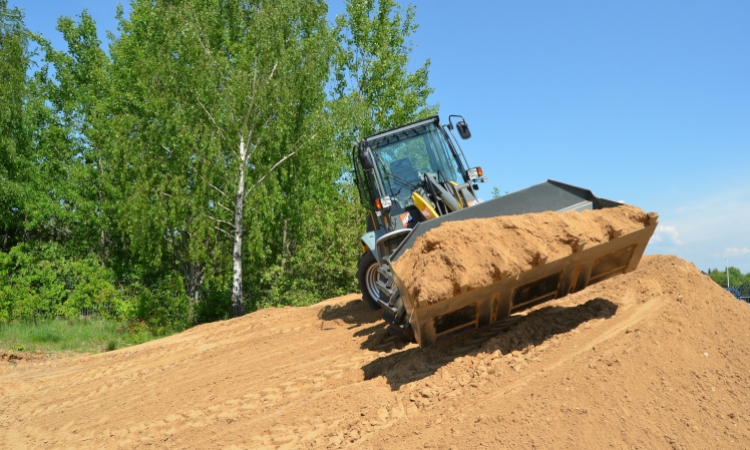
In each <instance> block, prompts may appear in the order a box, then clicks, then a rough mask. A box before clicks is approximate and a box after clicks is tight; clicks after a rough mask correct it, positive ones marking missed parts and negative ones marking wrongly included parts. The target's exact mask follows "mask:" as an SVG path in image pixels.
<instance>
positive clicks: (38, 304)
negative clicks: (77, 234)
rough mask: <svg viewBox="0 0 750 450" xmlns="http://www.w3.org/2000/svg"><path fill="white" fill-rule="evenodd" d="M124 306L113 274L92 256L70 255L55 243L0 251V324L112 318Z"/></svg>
mask: <svg viewBox="0 0 750 450" xmlns="http://www.w3.org/2000/svg"><path fill="white" fill-rule="evenodd" d="M127 309H128V307H127V302H126V301H125V300H124V298H123V296H122V292H121V291H120V290H118V289H117V287H116V286H115V284H114V275H113V273H112V272H111V271H110V270H108V269H107V268H105V267H104V266H103V265H102V264H101V262H100V261H99V259H98V258H97V257H95V256H92V255H89V256H86V257H84V258H81V259H71V258H68V257H66V256H65V255H64V253H63V251H62V249H61V247H60V246H59V245H58V244H56V243H46V244H43V245H40V246H38V247H31V246H28V245H26V244H19V245H16V246H15V247H13V248H11V249H10V251H9V252H8V253H1V252H0V323H9V322H15V321H25V320H30V321H38V320H40V319H45V318H54V317H59V318H67V319H72V318H77V317H80V316H89V315H98V316H102V317H107V318H114V319H118V318H121V317H122V316H123V314H124V313H125V312H126V311H127Z"/></svg>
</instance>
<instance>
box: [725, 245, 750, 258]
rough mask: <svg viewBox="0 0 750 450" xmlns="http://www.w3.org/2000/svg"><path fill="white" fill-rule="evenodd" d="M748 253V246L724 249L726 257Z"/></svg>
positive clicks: (749, 251) (749, 250)
mask: <svg viewBox="0 0 750 450" xmlns="http://www.w3.org/2000/svg"><path fill="white" fill-rule="evenodd" d="M748 253H750V249H748V248H747V247H742V248H740V247H727V249H726V250H724V258H738V257H740V256H745V255H747V254H748Z"/></svg>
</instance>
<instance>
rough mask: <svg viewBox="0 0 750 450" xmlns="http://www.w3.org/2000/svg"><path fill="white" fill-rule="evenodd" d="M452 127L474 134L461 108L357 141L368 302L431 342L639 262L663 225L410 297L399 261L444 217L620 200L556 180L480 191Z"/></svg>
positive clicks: (399, 329)
mask: <svg viewBox="0 0 750 450" xmlns="http://www.w3.org/2000/svg"><path fill="white" fill-rule="evenodd" d="M454 122H455V123H454ZM454 130H455V131H457V132H458V135H459V136H460V138H461V139H469V138H470V137H471V132H470V131H469V126H468V125H467V123H466V121H465V119H464V118H463V117H462V116H449V118H448V123H447V124H441V123H440V119H439V117H438V116H434V117H430V118H427V119H424V120H419V121H417V122H413V123H410V124H407V125H404V126H400V127H397V128H394V129H391V130H388V131H383V132H380V133H377V134H373V135H371V136H368V137H366V138H364V139H362V140H361V141H360V142H359V143H358V144H357V145H356V146H355V147H354V149H353V151H352V162H353V165H354V180H355V183H356V185H357V188H358V190H359V195H360V200H361V203H362V205H363V206H364V207H365V208H366V209H367V211H368V214H367V216H366V222H367V232H366V233H365V234H364V235H363V236H362V237H361V239H360V243H361V246H362V255H361V257H360V260H359V263H358V270H357V278H358V282H359V288H360V290H361V292H362V299H363V300H364V301H365V302H366V303H367V304H368V305H369V306H370V307H371V308H373V309H380V310H382V315H383V319H384V320H385V321H386V322H387V324H388V330H389V331H390V332H391V333H393V334H395V335H397V336H399V337H400V338H402V339H404V340H409V341H416V342H417V343H418V344H419V345H420V346H422V347H427V346H429V345H432V344H433V343H434V341H435V340H436V339H437V338H438V337H440V336H442V335H447V334H451V333H454V332H456V331H459V330H463V329H466V328H475V327H480V326H483V325H488V324H490V323H493V322H496V321H499V320H503V319H505V318H507V317H508V316H510V315H512V314H514V313H516V312H518V311H521V310H523V309H526V308H529V307H531V306H534V305H537V304H539V303H542V302H545V301H548V300H552V299H555V298H559V297H562V296H565V295H567V294H569V293H573V292H577V291H580V290H581V289H584V288H585V287H587V286H588V285H590V284H592V283H596V282H599V281H602V280H604V279H607V278H610V277H612V276H615V275H618V274H621V273H627V272H630V271H632V270H635V268H636V267H637V265H638V262H639V261H640V259H641V257H642V256H643V252H644V250H645V249H646V245H647V244H648V241H649V239H650V238H651V236H652V235H653V233H654V230H655V228H656V225H657V219H658V216H657V215H656V214H655V213H651V214H649V215H648V221H647V223H646V225H645V227H644V228H643V229H640V230H637V231H634V232H631V233H628V234H625V235H622V236H620V235H619V234H618V235H616V236H615V235H613V236H611V239H610V240H609V242H606V243H602V244H599V245H596V246H593V247H590V248H583V246H581V248H580V249H576V251H574V252H573V253H572V254H571V255H570V256H567V257H565V258H562V259H558V260H556V261H552V262H550V263H545V264H538V265H536V266H535V267H533V268H532V269H530V270H528V271H526V272H524V273H521V274H520V275H518V276H516V277H512V278H509V279H505V280H502V281H499V282H494V283H492V284H490V285H487V286H483V287H481V288H479V289H474V290H471V291H469V292H462V293H458V294H456V295H455V296H454V297H453V298H450V299H449V300H447V301H441V302H436V303H432V304H430V303H429V302H428V303H424V302H422V303H420V302H417V301H415V299H412V298H410V297H409V293H408V290H407V289H406V288H405V287H404V285H403V282H402V281H401V280H402V279H403V277H404V275H405V274H399V273H396V272H394V270H393V267H392V264H393V263H394V262H396V261H397V260H398V259H399V258H400V257H401V256H402V255H403V254H404V253H405V252H406V251H407V250H409V249H410V248H411V247H412V246H413V245H414V243H415V241H416V240H417V238H419V237H420V236H422V235H424V234H425V233H427V232H428V231H429V230H431V229H433V228H435V227H438V226H440V225H441V224H443V223H445V222H449V221H460V220H469V219H478V218H491V217H497V216H504V215H515V214H525V213H536V212H543V211H557V212H566V211H584V210H588V209H603V208H611V207H615V206H619V205H621V204H622V203H619V202H614V201H611V200H606V199H602V198H598V197H596V196H594V195H593V194H592V193H591V191H589V190H586V189H582V188H579V187H575V186H571V185H568V184H564V183H560V182H557V181H553V180H548V181H546V182H544V183H541V184H537V185H535V186H531V187H529V188H526V189H523V190H521V191H518V192H514V193H511V194H506V195H503V196H500V197H499V198H495V199H493V200H489V201H482V200H480V198H479V197H478V195H477V190H478V189H479V183H484V182H486V177H485V175H484V173H483V171H482V168H481V167H479V166H471V165H470V164H469V163H468V161H467V159H466V155H465V154H464V152H463V149H462V148H461V145H460V143H459V141H458V138H457V137H456V136H455V134H454ZM456 239H460V236H457V237H456ZM500 250H502V249H500Z"/></svg>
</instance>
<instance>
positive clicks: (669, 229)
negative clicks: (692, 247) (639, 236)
mask: <svg viewBox="0 0 750 450" xmlns="http://www.w3.org/2000/svg"><path fill="white" fill-rule="evenodd" d="M665 239H668V240H669V241H671V242H672V243H673V244H677V245H682V241H681V240H680V233H679V231H677V227H674V226H672V225H658V226H657V227H656V231H655V232H654V236H653V237H652V238H651V240H653V241H654V242H662V241H663V240H665Z"/></svg>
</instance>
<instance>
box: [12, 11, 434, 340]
mask: <svg viewBox="0 0 750 450" xmlns="http://www.w3.org/2000/svg"><path fill="white" fill-rule="evenodd" d="M345 6H346V12H345V13H344V14H342V15H341V16H340V17H337V18H336V21H335V23H334V24H332V23H329V22H328V21H327V19H326V14H327V5H326V4H325V2H324V1H322V0H313V1H310V0H275V1H270V0H184V1H179V2H175V1H166V2H161V1H160V2H152V1H148V0H133V1H132V2H131V13H130V15H129V16H128V17H125V16H124V15H123V14H122V10H120V13H119V21H120V23H119V30H120V32H121V35H120V37H119V38H114V37H113V36H110V51H109V54H107V53H105V52H104V51H103V49H102V42H100V41H99V40H98V38H97V30H96V24H95V23H94V20H93V19H92V18H91V16H90V15H88V14H87V13H86V12H85V11H84V12H82V13H81V14H80V15H79V16H78V17H76V18H75V19H71V18H67V17H64V18H61V19H60V20H59V22H58V28H57V29H58V31H59V32H60V33H61V34H62V36H63V38H64V39H65V42H66V44H67V49H66V50H65V51H60V50H55V49H53V48H52V47H51V45H50V43H49V42H47V41H46V40H44V39H43V38H42V37H41V36H37V35H34V34H33V33H30V32H29V31H28V30H26V28H25V27H24V25H23V15H22V13H21V12H20V11H19V10H18V9H11V8H8V6H7V0H0V323H6V324H8V323H13V324H20V323H23V322H26V321H36V322H39V321H40V320H41V319H48V318H53V317H57V318H66V319H69V320H78V318H80V317H82V316H84V317H88V316H89V315H91V314H93V315H98V316H101V317H105V318H108V319H112V320H116V321H120V322H122V323H124V324H125V328H124V329H123V330H122V331H123V332H124V333H126V335H127V336H130V339H131V341H132V342H135V341H139V340H143V339H148V338H150V337H153V336H154V335H161V334H165V333H169V332H172V331H174V330H180V329H184V328H185V327H189V326H191V325H193V324H195V323H201V322H205V321H211V320H219V319H224V318H227V317H229V316H230V315H231V304H230V301H229V299H230V295H231V277H232V257H233V254H232V253H233V249H232V245H233V239H234V238H235V235H239V236H241V237H242V259H241V260H242V263H243V267H244V270H243V277H242V281H243V288H244V294H245V296H246V298H248V299H249V301H248V302H247V303H246V305H247V308H248V309H250V310H252V309H256V308H261V307H268V306H280V305H306V304H310V303H313V302H316V301H319V300H322V299H325V298H328V297H331V296H336V295H341V294H345V293H348V292H352V291H355V290H356V281H355V272H356V262H357V259H358V257H359V253H360V248H359V245H358V238H359V236H360V235H361V234H362V233H364V228H365V227H364V212H363V210H362V209H361V207H360V206H359V204H358V201H357V194H356V188H355V187H354V185H353V184H352V177H351V148H352V146H353V145H354V144H355V143H356V141H357V140H358V139H359V138H361V137H363V136H364V135H366V134H369V133H371V132H374V131H376V130H381V129H385V128H390V127H393V126H395V125H400V124H402V123H404V122H409V121H412V120H415V119H418V118H420V117H424V116H427V115H431V114H434V113H435V112H436V107H434V106H431V105H428V104H427V97H428V95H429V94H430V93H431V92H432V89H431V88H430V87H429V85H428V82H427V77H428V69H429V61H427V62H425V63H424V64H423V65H421V66H418V68H417V69H416V70H414V71H411V70H409V67H410V65H411V63H410V61H409V55H410V53H411V50H412V44H411V42H410V39H411V36H412V35H413V33H414V32H415V30H416V28H417V27H416V24H415V22H414V16H415V10H414V8H413V7H409V8H406V9H402V8H401V6H400V5H399V4H398V3H396V2H395V1H393V0H380V1H374V0H347V2H346V5H345ZM31 48H39V50H40V51H41V52H42V55H41V56H42V59H41V61H42V65H41V66H40V67H36V66H34V64H33V63H32V57H33V56H34V55H33V53H32V51H31V50H30V49H31ZM241 144H244V145H246V148H248V149H249V157H248V160H247V162H243V161H241V158H240V157H239V156H240V155H239V153H240V148H241V147H240V145H241ZM292 153H294V155H293V156H289V155H291V154H292ZM287 156H289V158H288V159H287V160H285V161H284V162H283V164H281V165H279V166H278V167H276V169H275V170H274V171H273V172H272V173H269V172H270V170H271V169H272V168H273V167H275V165H276V164H277V163H278V162H279V161H281V160H282V159H283V158H285V157H287ZM242 176H244V180H243V178H242ZM241 189H244V190H245V191H246V192H249V193H248V194H247V198H246V203H245V205H243V206H237V203H236V199H237V193H238V190H241ZM235 212H239V216H238V217H239V219H240V220H239V222H238V221H237V220H236V217H235ZM238 223H241V225H242V227H241V229H240V227H238ZM238 230H240V231H241V232H238V233H236V232H237V231H238ZM40 333H41V334H39V335H38V336H37V337H35V338H34V339H41V340H42V341H44V340H45V339H47V341H44V342H52V341H53V340H54V337H55V336H58V335H57V334H55V333H53V332H50V333H47V334H44V333H42V332H40ZM29 339H31V337H29ZM25 342H29V343H32V344H33V342H32V341H31V340H28V339H27V340H26V341H25ZM40 342H41V341H40ZM113 342H115V345H114V346H110V345H109V344H110V341H109V340H108V341H106V342H104V343H103V344H101V345H102V346H103V348H110V347H113V348H114V347H117V346H119V345H121V342H120V341H119V340H118V341H113ZM24 345H26V344H24Z"/></svg>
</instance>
